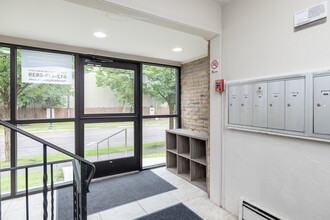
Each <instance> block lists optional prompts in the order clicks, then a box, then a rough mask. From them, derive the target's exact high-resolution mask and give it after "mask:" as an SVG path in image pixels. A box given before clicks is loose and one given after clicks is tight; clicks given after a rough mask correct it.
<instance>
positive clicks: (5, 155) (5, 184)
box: [0, 126, 11, 194]
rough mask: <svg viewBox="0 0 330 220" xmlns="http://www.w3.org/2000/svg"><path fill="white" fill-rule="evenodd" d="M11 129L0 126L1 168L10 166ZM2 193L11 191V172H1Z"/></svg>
mask: <svg viewBox="0 0 330 220" xmlns="http://www.w3.org/2000/svg"><path fill="white" fill-rule="evenodd" d="M10 146H11V143H10V130H9V129H7V128H4V127H3V126H0V168H8V167H10V159H11V158H10V152H11V151H10ZM0 179H1V194H6V193H9V192H10V172H9V171H8V172H1V173H0Z"/></svg>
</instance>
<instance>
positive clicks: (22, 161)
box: [0, 141, 165, 168]
mask: <svg viewBox="0 0 330 220" xmlns="http://www.w3.org/2000/svg"><path fill="white" fill-rule="evenodd" d="M164 146H165V141H160V142H153V143H146V144H143V149H151V148H159V147H164ZM127 150H133V145H127ZM109 152H110V153H118V152H125V146H120V147H112V148H110V149H109ZM104 154H108V149H107V148H102V149H99V155H104ZM89 156H97V150H96V149H93V150H86V151H85V157H89ZM67 159H71V157H69V156H67V155H64V154H61V153H60V154H48V155H47V161H59V160H67ZM42 162H43V156H42V155H39V156H31V157H23V158H18V159H17V164H18V165H19V166H22V165H27V164H35V163H42ZM0 167H1V168H3V167H9V162H4V161H1V166H0Z"/></svg>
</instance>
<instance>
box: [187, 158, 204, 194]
mask: <svg viewBox="0 0 330 220" xmlns="http://www.w3.org/2000/svg"><path fill="white" fill-rule="evenodd" d="M190 165H191V181H192V183H193V184H194V185H196V186H198V187H199V188H201V189H203V190H205V191H206V166H205V165H202V164H200V163H196V162H194V161H191V164H190Z"/></svg>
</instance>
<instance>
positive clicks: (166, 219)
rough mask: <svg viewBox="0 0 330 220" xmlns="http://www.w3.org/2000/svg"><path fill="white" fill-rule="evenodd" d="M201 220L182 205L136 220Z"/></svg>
mask: <svg viewBox="0 0 330 220" xmlns="http://www.w3.org/2000/svg"><path fill="white" fill-rule="evenodd" d="M185 219H187V220H201V219H202V218H201V217H199V216H198V215H197V214H196V213H195V212H193V211H191V210H190V209H189V208H188V207H187V206H185V205H184V204H182V203H179V204H177V205H174V206H171V207H168V208H166V209H163V210H160V211H158V212H154V213H151V214H149V215H145V216H142V217H140V218H137V219H135V220H185Z"/></svg>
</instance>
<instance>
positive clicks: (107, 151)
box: [84, 122, 134, 162]
mask: <svg viewBox="0 0 330 220" xmlns="http://www.w3.org/2000/svg"><path fill="white" fill-rule="evenodd" d="M84 129H85V132H84V133H85V158H86V159H87V160H89V161H91V162H97V161H106V160H114V159H120V158H124V157H134V123H133V122H111V123H91V124H85V125H84Z"/></svg>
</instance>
